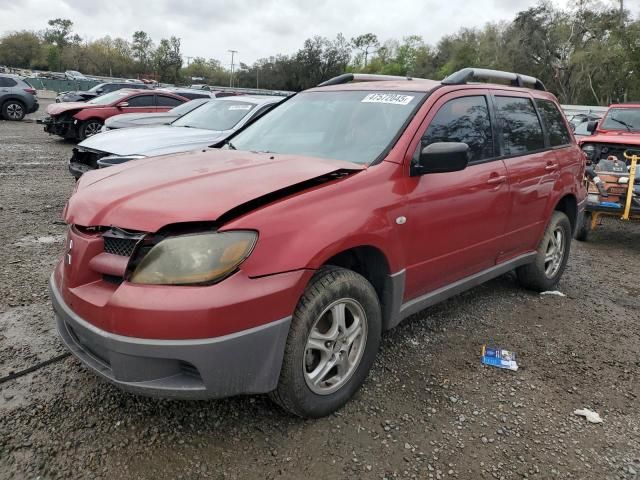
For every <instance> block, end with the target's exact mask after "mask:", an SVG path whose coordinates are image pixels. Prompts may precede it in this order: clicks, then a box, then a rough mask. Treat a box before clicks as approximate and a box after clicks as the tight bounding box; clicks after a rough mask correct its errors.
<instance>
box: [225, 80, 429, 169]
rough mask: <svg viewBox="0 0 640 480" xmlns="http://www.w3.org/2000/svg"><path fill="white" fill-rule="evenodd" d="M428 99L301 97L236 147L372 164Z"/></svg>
mask: <svg viewBox="0 0 640 480" xmlns="http://www.w3.org/2000/svg"><path fill="white" fill-rule="evenodd" d="M424 96H425V94H424V93H418V92H382V91H381V92H372V91H333V92H331V91H328V92H307V93H301V94H299V95H296V96H295V97H293V98H292V99H291V100H289V101H287V102H285V103H283V104H282V105H280V106H278V107H277V108H275V109H273V110H272V111H271V112H269V113H268V114H266V115H265V116H264V117H262V118H261V119H260V120H258V121H257V122H256V123H254V124H253V125H251V126H250V127H248V128H247V129H246V130H245V131H243V132H241V133H240V134H238V135H237V136H236V137H234V138H233V139H232V141H231V142H232V144H233V147H235V148H236V149H238V150H248V151H253V152H270V153H284V154H295V155H304V156H312V157H320V158H330V159H336V160H347V161H350V162H356V163H362V164H370V163H372V162H373V161H374V160H376V159H377V158H378V157H379V156H380V154H382V152H384V150H385V149H386V148H387V147H388V146H389V144H390V143H391V141H392V140H393V139H394V138H395V137H396V135H397V134H398V131H399V130H400V128H402V126H403V125H404V124H405V122H406V121H407V120H408V119H409V117H410V115H411V113H412V112H413V111H414V110H415V108H416V106H417V105H418V104H419V103H420V101H421V100H422V99H423V98H424Z"/></svg>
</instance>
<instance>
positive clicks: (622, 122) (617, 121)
mask: <svg viewBox="0 0 640 480" xmlns="http://www.w3.org/2000/svg"><path fill="white" fill-rule="evenodd" d="M610 118H611V120H613V121H614V122H616V123H619V124H620V125H623V126H624V127H625V128H626V129H627V131H628V132H630V131H631V125H629V124H628V123H627V122H625V121H623V120H620V119H618V118H616V117H610Z"/></svg>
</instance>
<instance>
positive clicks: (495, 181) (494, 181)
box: [487, 175, 507, 185]
mask: <svg viewBox="0 0 640 480" xmlns="http://www.w3.org/2000/svg"><path fill="white" fill-rule="evenodd" d="M506 181H507V177H506V175H497V176H495V177H489V180H487V184H488V185H500V184H501V183H504V182H506Z"/></svg>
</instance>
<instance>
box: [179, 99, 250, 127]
mask: <svg viewBox="0 0 640 480" xmlns="http://www.w3.org/2000/svg"><path fill="white" fill-rule="evenodd" d="M254 107H255V104H253V103H248V102H240V101H226V100H217V101H216V100H211V101H210V102H209V103H205V104H204V105H202V106H201V107H199V108H196V109H195V110H193V111H192V112H189V113H187V114H186V115H183V116H182V117H180V118H179V119H177V120H176V121H175V122H173V123H172V124H171V125H173V126H174V127H190V128H203V129H205V130H219V131H221V130H229V129H231V128H233V127H234V126H235V125H236V124H237V123H238V122H239V121H240V120H242V119H243V118H244V117H245V116H246V115H247V114H248V113H249V112H250V111H251V110H253V109H254Z"/></svg>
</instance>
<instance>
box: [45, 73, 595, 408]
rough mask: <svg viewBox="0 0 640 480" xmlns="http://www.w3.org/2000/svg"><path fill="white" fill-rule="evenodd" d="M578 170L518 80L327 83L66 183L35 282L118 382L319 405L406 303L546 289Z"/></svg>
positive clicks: (551, 117)
mask: <svg viewBox="0 0 640 480" xmlns="http://www.w3.org/2000/svg"><path fill="white" fill-rule="evenodd" d="M483 79H484V80H487V79H488V80H500V81H507V82H509V83H511V85H496V84H478V83H470V82H477V81H478V80H483ZM527 87H530V88H527ZM105 135H109V134H105ZM584 168H585V157H584V155H583V154H582V152H581V150H580V148H578V146H577V145H576V142H575V140H574V138H573V136H572V135H571V133H570V128H569V125H568V123H567V122H566V119H565V117H564V115H563V114H562V113H561V112H560V109H559V106H558V103H557V100H556V98H555V97H554V96H553V95H552V94H550V93H547V92H546V91H545V90H544V86H543V85H542V83H541V82H540V81H538V80H536V79H535V78H532V77H528V76H524V75H517V74H514V73H507V72H496V71H490V70H479V69H465V70H462V71H460V72H458V73H456V74H453V75H452V76H450V77H448V78H446V79H445V80H443V81H442V82H436V81H432V80H421V79H413V80H412V79H407V78H398V77H395V78H394V77H384V76H376V75H354V74H346V75H343V76H340V77H337V78H335V79H333V80H330V81H328V82H325V83H324V84H322V85H320V86H319V87H317V88H313V89H310V90H307V91H305V92H302V93H299V94H297V95H294V96H292V97H290V98H289V99H287V100H286V101H285V102H283V103H282V104H281V105H279V106H278V107H277V108H274V109H273V110H271V111H270V112H269V113H267V114H266V115H264V116H263V117H261V118H260V119H258V120H257V121H256V122H254V123H252V124H250V125H249V126H248V127H246V128H244V129H242V130H240V131H239V132H237V133H236V134H235V135H233V136H232V137H231V138H230V139H228V140H227V142H226V145H225V146H224V147H222V148H219V149H203V150H200V149H199V150H197V151H191V152H187V153H183V154H177V155H164V156H161V157H156V158H149V159H141V160H137V161H135V162H129V163H126V164H123V165H120V166H114V167H110V168H106V169H101V170H94V171H91V172H88V173H86V174H85V175H83V176H82V177H81V178H80V180H79V181H78V183H77V189H76V191H75V192H74V194H73V195H72V196H71V198H70V199H69V202H68V204H67V206H66V209H65V212H64V217H65V219H66V222H67V223H68V224H69V226H70V227H69V231H68V238H67V244H66V248H65V253H64V256H63V258H62V259H61V260H60V262H59V264H58V266H57V267H56V269H55V272H54V274H53V276H52V279H51V284H50V285H51V299H52V301H53V306H54V309H55V312H56V315H57V319H58V320H57V322H58V330H59V332H60V335H61V337H62V339H63V341H64V342H65V343H66V344H67V346H68V347H69V349H70V350H71V351H72V352H73V353H74V354H75V355H76V356H77V357H78V358H80V359H81V360H82V361H83V362H84V363H85V364H86V365H87V366H88V367H89V368H91V369H93V370H94V371H95V372H96V373H98V374H99V375H101V376H102V377H104V378H105V379H107V380H109V381H111V382H113V383H115V384H117V385H119V386H120V387H122V388H123V389H126V390H129V391H132V392H137V393H143V394H150V395H159V396H164V397H179V398H212V397H224V396H229V395H237V394H243V393H264V392H270V393H271V396H272V398H273V399H274V400H275V401H276V402H278V403H279V404H280V405H282V406H283V407H284V408H285V409H287V410H288V411H290V412H293V413H294V414H297V415H300V416H304V417H319V416H323V415H327V414H329V413H331V412H333V411H335V410H336V409H338V408H340V406H342V405H343V404H344V403H345V402H347V401H348V400H349V398H351V396H353V394H354V393H355V392H356V391H357V390H358V388H359V387H360V385H361V384H362V383H363V382H364V381H365V379H366V377H367V374H368V372H369V369H370V368H371V366H372V365H373V362H374V359H375V357H376V354H377V351H378V347H379V345H380V337H381V334H382V332H383V331H384V330H387V329H390V328H392V327H394V326H395V325H397V324H398V323H399V322H400V321H402V320H403V319H405V318H407V317H408V316H410V315H412V314H414V313H416V312H418V311H420V310H422V309H424V308H426V307H428V306H430V305H433V304H435V303H437V302H440V301H442V300H444V299H446V298H448V297H450V296H452V295H455V294H457V293H460V292H462V291H464V290H466V289H468V288H471V287H473V286H475V285H479V284H480V283H482V282H485V281H487V280H489V279H492V278H494V277H497V276H499V275H502V274H504V273H507V272H509V271H511V270H515V271H516V272H517V276H518V278H519V279H520V282H521V283H522V284H523V285H524V286H525V287H528V288H532V289H535V290H547V289H551V288H553V287H554V286H555V285H556V284H557V283H558V281H559V280H560V277H561V276H562V273H563V271H564V269H565V266H566V264H567V260H568V258H569V248H570V245H571V236H572V230H573V229H574V228H575V226H576V223H577V220H578V218H579V216H580V212H581V210H582V208H583V205H584V202H585V196H586V190H585V185H584V183H583V175H584Z"/></svg>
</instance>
